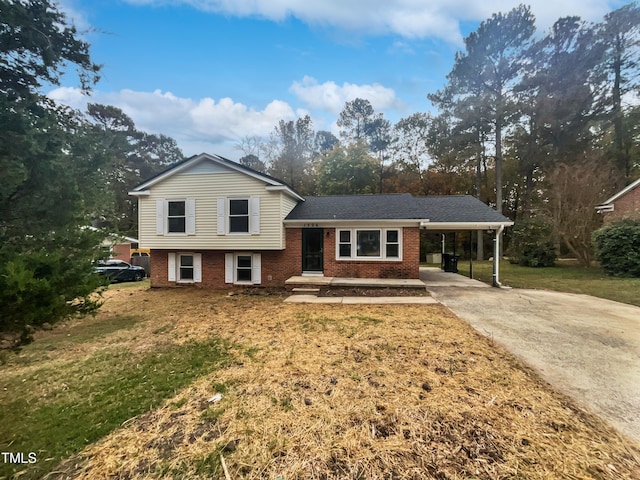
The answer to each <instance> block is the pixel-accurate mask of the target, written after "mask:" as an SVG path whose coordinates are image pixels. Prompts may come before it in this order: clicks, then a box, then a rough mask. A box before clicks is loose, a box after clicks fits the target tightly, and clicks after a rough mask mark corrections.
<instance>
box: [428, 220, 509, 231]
mask: <svg viewBox="0 0 640 480" xmlns="http://www.w3.org/2000/svg"><path fill="white" fill-rule="evenodd" d="M511 226H513V222H511V221H509V222H429V221H427V222H421V223H420V228H424V229H427V230H496V229H498V228H503V229H504V227H511Z"/></svg>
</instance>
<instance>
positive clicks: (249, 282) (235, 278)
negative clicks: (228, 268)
mask: <svg viewBox="0 0 640 480" xmlns="http://www.w3.org/2000/svg"><path fill="white" fill-rule="evenodd" d="M240 257H249V266H248V267H240V262H239V259H240ZM239 270H248V271H249V274H250V279H249V280H238V271H239ZM233 283H234V285H253V254H251V253H236V254H234V255H233Z"/></svg>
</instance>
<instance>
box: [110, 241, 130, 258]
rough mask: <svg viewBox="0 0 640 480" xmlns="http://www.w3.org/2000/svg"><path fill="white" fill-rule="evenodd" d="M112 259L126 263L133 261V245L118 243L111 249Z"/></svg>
mask: <svg viewBox="0 0 640 480" xmlns="http://www.w3.org/2000/svg"><path fill="white" fill-rule="evenodd" d="M111 258H115V259H116V260H124V261H125V262H129V261H131V244H130V243H116V244H115V245H114V246H113V247H112V248H111Z"/></svg>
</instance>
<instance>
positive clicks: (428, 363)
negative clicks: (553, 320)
mask: <svg viewBox="0 0 640 480" xmlns="http://www.w3.org/2000/svg"><path fill="white" fill-rule="evenodd" d="M266 293H268V292H266ZM106 298H107V301H106V303H105V305H104V307H103V308H102V310H101V312H100V313H99V315H98V316H97V317H96V318H95V319H91V318H88V319H85V320H82V321H74V322H69V323H68V324H66V325H64V326H59V327H56V328H55V329H54V330H52V331H49V332H41V333H39V334H38V337H37V340H36V342H35V343H34V344H32V345H29V346H27V347H25V348H24V349H23V350H22V351H21V352H20V353H19V354H18V355H13V354H10V355H9V356H6V357H5V358H4V361H5V364H4V365H0V387H1V389H0V401H1V404H2V411H1V414H0V422H2V425H3V428H2V431H3V435H2V438H0V450H1V451H3V452H35V453H36V454H37V462H36V463H35V464H25V465H12V464H7V463H4V464H0V477H3V478H7V477H10V476H11V475H12V474H13V473H15V472H24V473H22V474H21V475H20V478H41V477H42V476H43V475H45V474H46V473H47V472H50V475H49V477H48V478H85V479H101V478H105V479H106V478H207V479H208V478H221V479H223V478H225V472H224V469H225V468H226V469H227V471H228V475H229V477H228V478H234V479H239V478H246V479H259V478H271V479H278V478H282V479H295V478H300V479H303V478H304V479H307V478H317V479H339V478H340V479H342V478H345V479H347V478H348V479H356V478H360V479H376V478H379V479H383V478H385V479H389V478H394V479H413V478H415V479H422V478H438V479H455V478H483V479H484V478H486V479H494V478H523V479H530V478H542V479H545V478H548V479H556V478H594V479H614V478H638V477H639V476H640V467H638V465H640V448H639V446H638V445H637V444H635V443H633V442H631V441H630V440H628V439H625V438H623V437H621V436H619V435H618V434H617V433H616V432H614V431H613V430H612V429H610V428H609V427H608V426H607V425H605V424H604V423H603V422H602V421H600V420H599V419H598V418H597V417H595V416H593V415H591V414H589V413H587V412H585V411H583V410H582V409H581V408H580V407H579V406H577V405H576V404H574V403H573V402H572V401H571V400H569V399H568V398H566V397H565V396H563V395H561V394H558V393H556V392H554V391H552V390H551V389H550V388H549V387H548V386H547V385H546V384H544V383H543V382H542V381H541V380H540V379H539V378H538V377H537V375H535V374H534V373H533V372H532V371H530V370H529V369H528V368H526V367H525V366H523V365H522V364H520V363H519V362H518V361H517V360H516V359H515V358H514V357H513V356H512V355H510V354H508V353H507V352H505V351H504V350H502V349H500V348H499V347H497V346H495V345H493V344H492V343H491V341H490V340H489V339H487V338H484V337H482V336H480V335H478V334H477V333H475V331H473V330H472V329H471V328H470V327H469V326H468V325H467V324H466V323H464V322H462V321H460V320H459V319H457V318H456V317H455V316H453V315H452V314H451V313H450V312H449V311H448V310H447V309H445V308H444V307H441V306H437V305H436V306H349V305H297V304H283V303H282V298H283V297H282V296H280V295H279V294H277V293H275V294H271V295H243V294H238V295H234V296H227V295H226V294H224V293H211V292H206V291H202V290H197V289H193V290H191V289H177V290H166V289H164V290H148V289H145V288H144V287H140V286H139V285H138V286H137V287H128V288H118V287H116V288H111V289H110V290H109V291H108V292H107V293H106ZM216 394H220V395H221V399H219V400H217V398H218V397H215V396H216Z"/></svg>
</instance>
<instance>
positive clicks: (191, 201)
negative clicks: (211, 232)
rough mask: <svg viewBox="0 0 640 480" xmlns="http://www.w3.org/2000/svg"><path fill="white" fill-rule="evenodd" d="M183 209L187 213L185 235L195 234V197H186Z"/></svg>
mask: <svg viewBox="0 0 640 480" xmlns="http://www.w3.org/2000/svg"><path fill="white" fill-rule="evenodd" d="M185 209H186V213H187V219H186V220H187V221H186V224H187V225H186V227H187V229H186V230H187V232H186V233H187V235H195V234H196V199H195V198H187V200H186V201H185Z"/></svg>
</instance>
